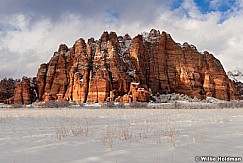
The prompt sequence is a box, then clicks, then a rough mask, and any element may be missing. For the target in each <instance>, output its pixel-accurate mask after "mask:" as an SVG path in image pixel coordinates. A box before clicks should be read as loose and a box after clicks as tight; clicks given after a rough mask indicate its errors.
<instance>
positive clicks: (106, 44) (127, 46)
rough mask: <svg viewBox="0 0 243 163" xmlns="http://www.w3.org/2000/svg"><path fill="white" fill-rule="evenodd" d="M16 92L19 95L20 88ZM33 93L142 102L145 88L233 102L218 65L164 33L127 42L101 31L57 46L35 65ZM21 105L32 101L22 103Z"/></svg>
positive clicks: (44, 96) (45, 97)
mask: <svg viewBox="0 0 243 163" xmlns="http://www.w3.org/2000/svg"><path fill="white" fill-rule="evenodd" d="M19 87H20V86H17V87H16V90H18V89H19ZM21 89H22V92H23V91H24V89H23V86H21ZM28 89H29V88H28ZM36 90H37V91H36V93H37V96H38V99H39V100H40V101H42V100H68V101H75V102H82V103H84V102H88V103H93V102H99V103H103V102H104V101H120V102H135V101H140V102H146V101H149V90H150V92H152V93H153V94H157V93H160V94H164V93H173V92H175V93H183V94H187V95H189V96H192V97H197V98H200V99H203V98H205V97H206V96H212V97H215V98H219V99H223V100H233V99H237V98H238V96H237V92H236V91H235V89H234V87H233V85H232V83H231V81H230V80H229V78H228V77H227V75H226V73H225V71H224V69H223V67H222V65H221V63H220V61H219V60H217V59H216V58H215V57H214V56H213V55H212V54H209V53H208V52H203V53H200V52H198V51H197V49H196V47H195V46H193V45H189V44H188V43H184V44H183V45H181V44H179V43H176V42H175V41H174V40H173V39H172V38H171V36H170V35H169V34H167V33H165V32H162V33H160V31H158V30H154V29H152V30H151V31H150V32H149V33H143V34H142V35H138V36H136V37H134V38H133V39H132V38H131V37H130V36H129V35H128V34H126V35H125V36H117V34H116V33H114V32H110V33H108V32H104V33H103V34H102V36H101V38H100V39H99V40H94V39H93V38H90V39H89V40H88V42H87V43H86V42H85V40H84V39H82V38H80V39H78V40H77V41H76V42H75V44H74V45H73V47H71V48H68V47H67V46H66V45H64V44H62V45H60V46H59V49H58V51H57V52H55V53H54V55H53V57H52V58H51V60H50V61H49V63H47V64H42V65H41V66H40V68H39V70H38V74H37V77H36ZM15 94H18V91H16V93H15ZM17 97H18V96H17V95H16V98H17ZM19 97H20V96H19ZM17 99H18V98H17ZM17 99H16V100H15V101H18V102H19V101H21V100H17ZM27 101H28V102H29V103H30V102H31V101H32V100H26V101H25V102H24V103H28V102H27Z"/></svg>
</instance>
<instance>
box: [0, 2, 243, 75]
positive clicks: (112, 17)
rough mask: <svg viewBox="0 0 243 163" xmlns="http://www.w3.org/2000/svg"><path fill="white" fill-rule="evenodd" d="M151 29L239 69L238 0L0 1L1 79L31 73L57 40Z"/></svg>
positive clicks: (242, 33) (242, 65) (242, 50)
mask: <svg viewBox="0 0 243 163" xmlns="http://www.w3.org/2000/svg"><path fill="white" fill-rule="evenodd" d="M152 28H155V29H158V30H160V31H166V32H168V33H170V34H171V35H172V37H173V39H174V40H175V41H176V42H179V43H184V42H189V43H190V44H194V45H195V46H196V47H197V49H198V50H199V51H204V50H207V51H209V52H210V53H213V54H214V55H215V56H216V57H217V58H218V59H220V61H221V63H222V64H223V66H224V68H225V70H226V71H228V70H235V69H238V70H240V71H242V72H243V57H242V56H243V0H0V57H1V59H0V79H2V78H4V77H13V78H21V77H22V76H24V75H26V76H30V77H32V76H35V75H36V73H37V70H38V67H39V65H40V64H41V63H44V62H48V61H49V60H50V58H51V57H52V55H53V52H54V51H56V50H57V48H58V45H59V44H61V43H65V44H67V45H68V46H69V47H71V46H72V45H73V43H74V42H75V40H77V39H78V38H80V37H83V38H84V39H86V40H87V39H88V38H90V37H94V38H96V39H98V38H99V37H100V35H101V34H102V33H103V31H116V32H117V34H118V35H124V34H126V33H129V34H130V35H131V36H135V35H137V34H140V33H142V32H144V31H147V32H149V31H150V29H152Z"/></svg>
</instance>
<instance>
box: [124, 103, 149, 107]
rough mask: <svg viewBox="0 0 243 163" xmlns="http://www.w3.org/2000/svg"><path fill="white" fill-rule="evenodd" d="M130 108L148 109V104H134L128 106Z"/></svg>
mask: <svg viewBox="0 0 243 163" xmlns="http://www.w3.org/2000/svg"><path fill="white" fill-rule="evenodd" d="M129 106H130V107H131V108H148V103H146V102H134V103H130V105H129Z"/></svg>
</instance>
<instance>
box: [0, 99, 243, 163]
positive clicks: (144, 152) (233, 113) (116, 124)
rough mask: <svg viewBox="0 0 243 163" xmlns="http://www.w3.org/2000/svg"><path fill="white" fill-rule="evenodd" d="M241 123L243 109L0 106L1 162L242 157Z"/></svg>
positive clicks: (124, 162) (169, 161)
mask: <svg viewBox="0 0 243 163" xmlns="http://www.w3.org/2000/svg"><path fill="white" fill-rule="evenodd" d="M96 105H98V104H96ZM242 124H243V109H206V110H202V109H177V110H176V109H170V110H169V109H56V110H52V109H18V110H17V109H1V110H0V130H1V132H0V151H1V154H0V162H10V163H11V162H28V163H32V162H33V163H34V162H45V163H48V162H52V163H66V162H73V163H74V162H75V163H79V162H80V163H100V162H107V163H113V162H118V163H127V162H134V163H138V162H139V163H140V162H141V163H147V162H151V163H152V162H166V163H177V162H185V163H186V162H187V163H192V162H195V157H196V156H214V157H217V156H235V157H242V149H243V141H242V138H243V125H242Z"/></svg>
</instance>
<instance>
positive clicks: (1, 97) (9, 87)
mask: <svg viewBox="0 0 243 163" xmlns="http://www.w3.org/2000/svg"><path fill="white" fill-rule="evenodd" d="M17 82H19V80H14V79H12V78H9V79H7V78H5V79H3V80H1V81H0V103H9V104H11V103H12V101H11V99H10V98H11V97H13V96H14V88H15V85H16V83H17Z"/></svg>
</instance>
